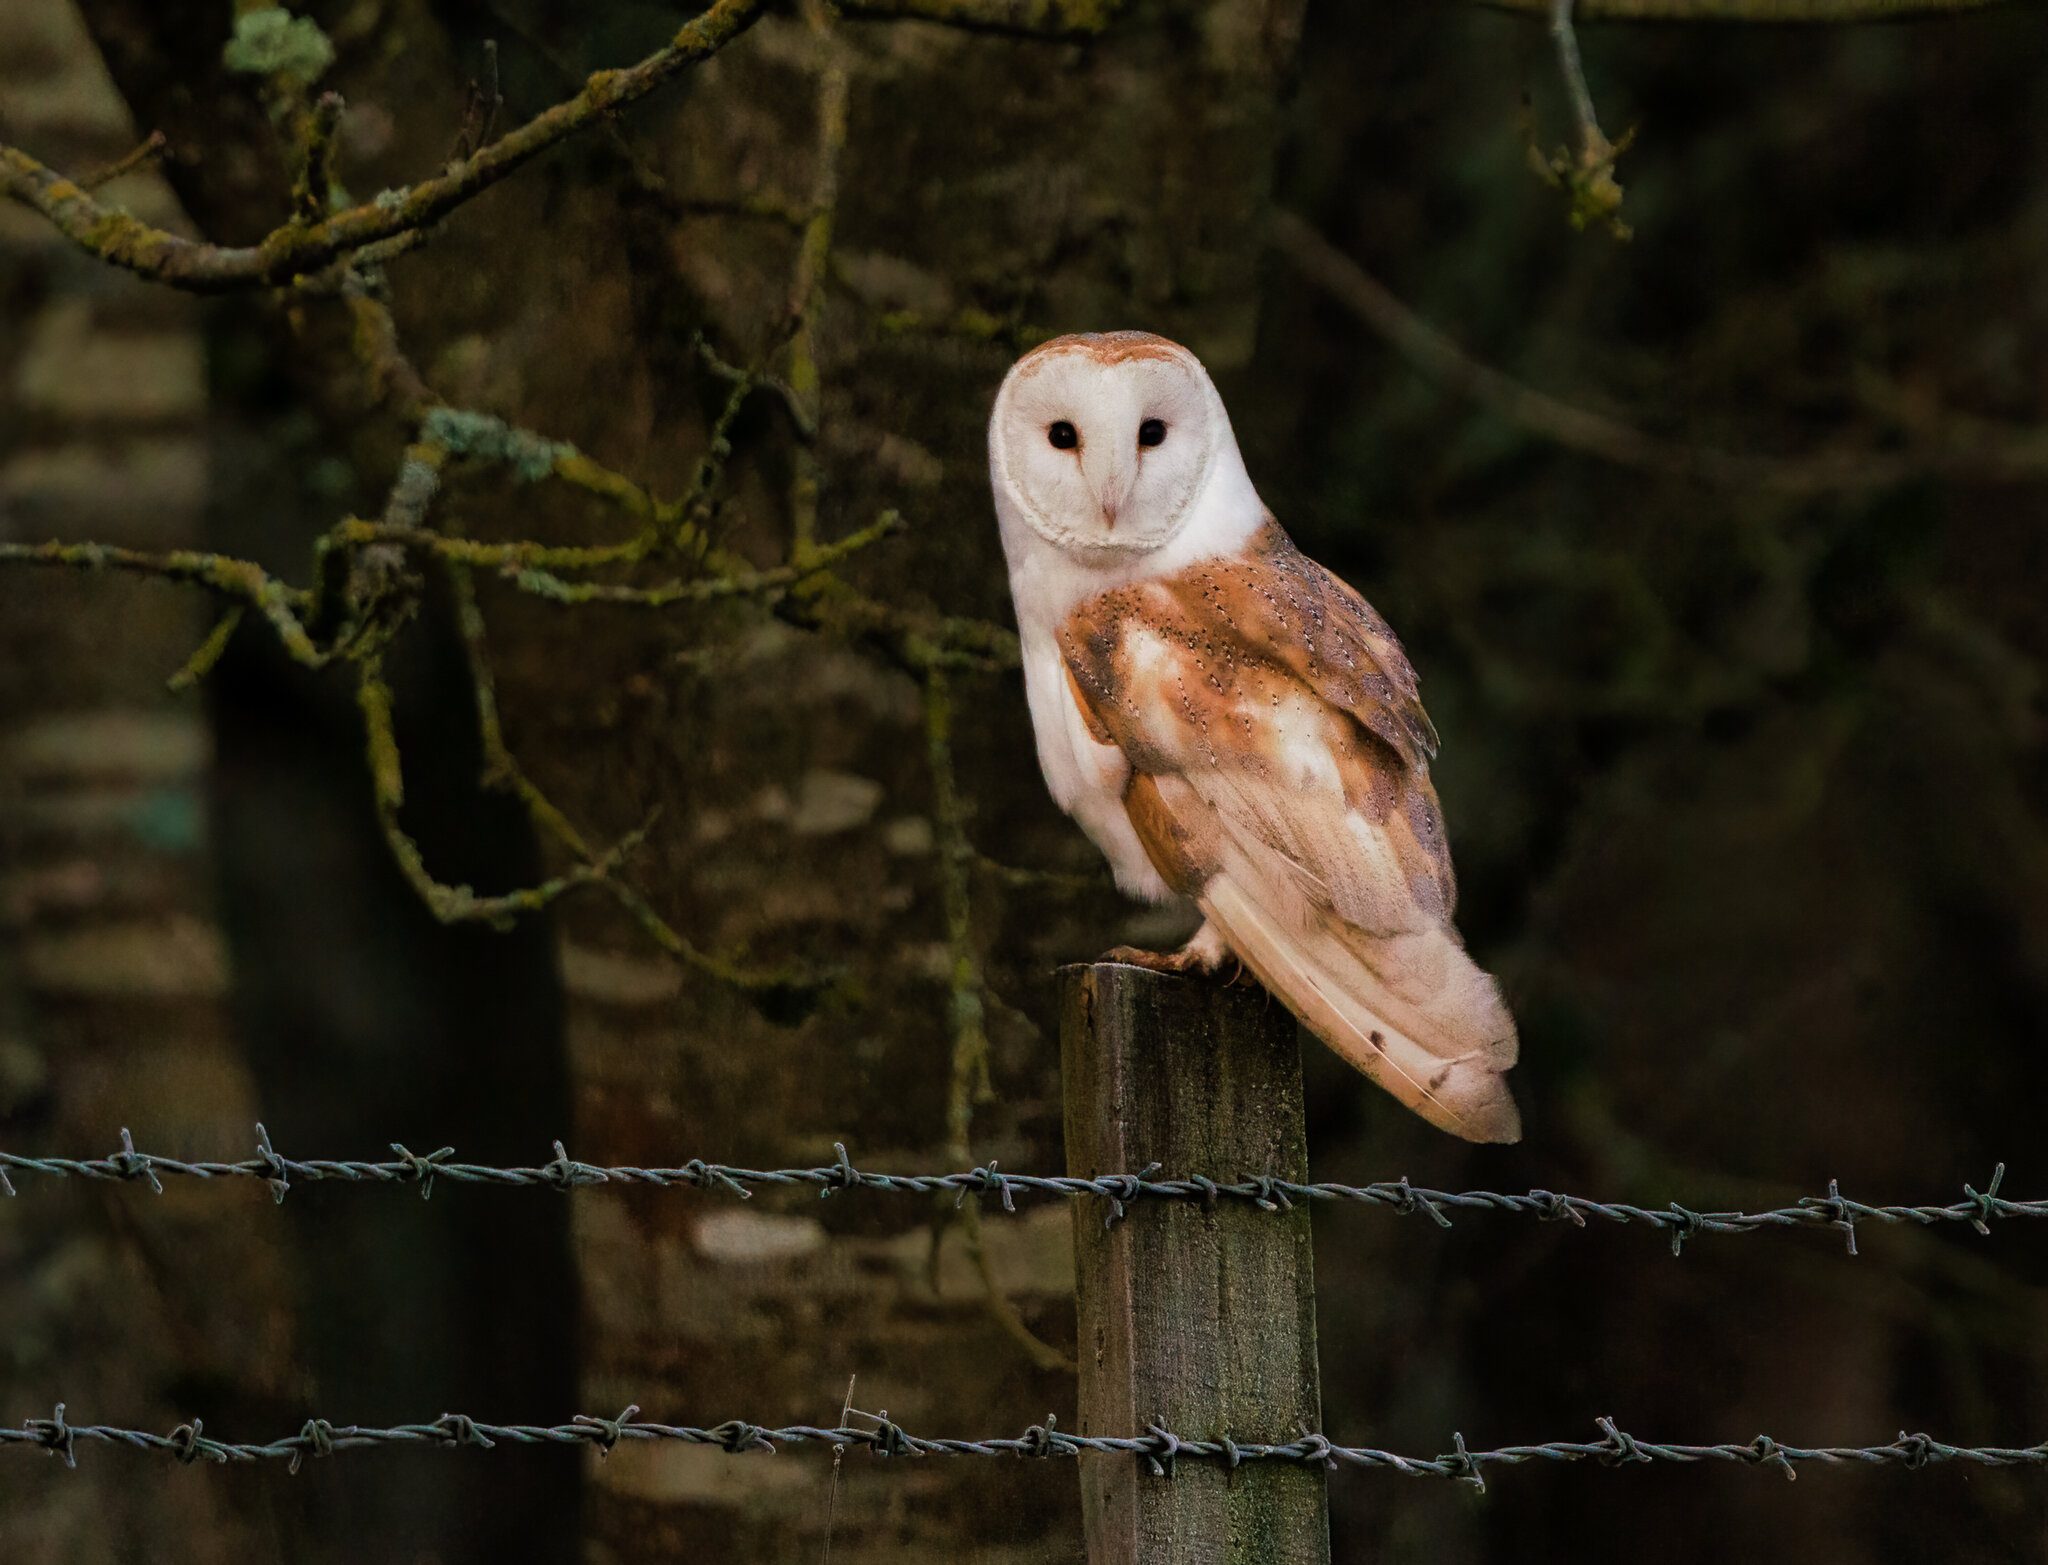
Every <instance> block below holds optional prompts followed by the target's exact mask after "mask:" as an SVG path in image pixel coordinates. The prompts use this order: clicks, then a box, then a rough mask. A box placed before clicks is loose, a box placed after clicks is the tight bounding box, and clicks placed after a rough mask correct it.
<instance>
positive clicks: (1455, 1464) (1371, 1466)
mask: <svg viewBox="0 0 2048 1565" xmlns="http://www.w3.org/2000/svg"><path fill="white" fill-rule="evenodd" d="M639 1413H640V1409H639V1408H638V1407H637V1406H634V1407H629V1408H627V1409H626V1410H625V1411H624V1412H622V1413H620V1414H619V1415H618V1417H616V1418H593V1417H591V1416H589V1415H587V1414H578V1415H577V1416H576V1417H575V1418H574V1419H572V1420H571V1421H570V1422H568V1423H566V1424H493V1423H486V1422H484V1421H483V1420H481V1419H475V1418H471V1417H469V1416H468V1415H467V1414H464V1413H444V1414H442V1415H441V1416H440V1417H439V1418H437V1419H434V1420H433V1421H431V1422H429V1423H419V1424H394V1425H389V1426H385V1427H372V1426H366V1425H361V1424H334V1423H330V1422H328V1421H327V1420H326V1419H321V1418H312V1419H308V1420H307V1421H306V1423H305V1425H304V1426H303V1427H302V1428H301V1429H300V1431H299V1432H298V1433H297V1434H294V1435H286V1436H284V1437H282V1438H280V1439H276V1440H266V1441H258V1442H251V1441H233V1440H219V1439H216V1438H214V1437H213V1436H211V1435H208V1434H207V1433H206V1432H205V1426H204V1425H203V1424H202V1423H201V1422H200V1421H199V1420H198V1419H194V1420H193V1421H192V1422H190V1423H187V1424H180V1425H179V1426H178V1427H177V1428H176V1429H174V1430H172V1431H171V1432H170V1433H169V1434H157V1433H155V1432H154V1431H152V1430H147V1429H123V1428H120V1427H118V1426H115V1425H109V1424H74V1423H71V1422H69V1421H68V1420H67V1419H66V1417H65V1410H64V1404H63V1403H61V1402H60V1403H58V1404H57V1408H56V1412H55V1414H54V1416H52V1417H50V1418H33V1419H30V1420H28V1421H27V1422H26V1423H24V1424H22V1425H21V1426H20V1427H19V1428H7V1427H0V1450H6V1449H10V1448H12V1449H19V1450H40V1451H44V1452H46V1453H48V1454H49V1455H51V1456H54V1457H57V1458H59V1459H60V1460H61V1461H63V1463H64V1464H65V1465H66V1466H67V1467H76V1466H77V1465H78V1461H77V1448H78V1445H79V1443H80V1442H81V1441H84V1442H97V1443H99V1444H104V1445H115V1446H125V1447H127V1448H129V1449H131V1450H136V1451H145V1452H149V1453H151V1454H154V1455H159V1456H174V1457H176V1458H177V1459H178V1460H179V1461H181V1462H186V1463H191V1462H197V1461H207V1462H218V1463H222V1464H227V1463H236V1462H240V1463H250V1462H269V1461H281V1462H284V1463H286V1465H287V1467H288V1469H289V1471H291V1472H294V1473H296V1472H297V1471H298V1470H299V1467H300V1465H301V1464H302V1463H303V1462H304V1461H305V1459H306V1458H307V1457H325V1456H332V1455H334V1454H336V1453H338V1452H342V1451H355V1450H362V1449H366V1448H370V1447H400V1448H408V1449H421V1448H426V1447H436V1448H453V1447H456V1446H475V1447H477V1448H479V1449H482V1450H493V1449H496V1448H497V1447H499V1446H507V1445H511V1446H537V1445H574V1446H584V1447H589V1448H594V1449H596V1450H597V1451H599V1452H601V1453H603V1454H607V1455H608V1454H610V1452H611V1451H612V1449H613V1448H614V1447H615V1446H617V1445H618V1444H619V1443H620V1442H622V1441H642V1440H656V1441H674V1442H679V1443H681V1444H684V1445H698V1446H712V1447H716V1448H718V1449H719V1450H723V1451H726V1452H729V1453H731V1454H734V1455H739V1454H743V1453H746V1452H750V1451H764V1452H769V1453H773V1452H776V1451H779V1450H781V1449H783V1448H784V1447H786V1446H823V1447H828V1448H830V1449H833V1450H866V1451H869V1452H871V1453H872V1454H874V1455H876V1456H880V1457H921V1456H1012V1457H1033V1458H1047V1457H1072V1456H1081V1455H1083V1454H1087V1453H1099V1454H1105V1455H1125V1456H1132V1457H1136V1458H1137V1459H1138V1460H1139V1461H1140V1462H1142V1463H1143V1464H1144V1466H1145V1469H1146V1471H1147V1472H1149V1473H1150V1474H1151V1475H1152V1476H1154V1477H1156V1478H1172V1477H1174V1476H1175V1472H1176V1467H1177V1464H1178V1463H1179V1462H1181V1461H1183V1460H1186V1461H1197V1462H1220V1463H1222V1464H1223V1465H1224V1466H1226V1467H1229V1468H1236V1467H1239V1466H1242V1465H1243V1464H1244V1463H1247V1462H1292V1463H1297V1464H1300V1465H1304V1466H1322V1467H1325V1468H1328V1469H1330V1470H1332V1471H1337V1470H1340V1469H1345V1468H1350V1469H1356V1470H1371V1471H1382V1472H1393V1473H1399V1474H1400V1475H1401V1476H1403V1477H1406V1478H1448V1479H1454V1480H1458V1481H1460V1482H1464V1483H1469V1484H1472V1485H1475V1486H1476V1487H1478V1488H1481V1489H1484V1488H1485V1487H1486V1469H1487V1468H1489V1467H1497V1466H1498V1467H1515V1466H1520V1465H1521V1464H1522V1463H1525V1462H1582V1461H1592V1462H1596V1463H1599V1464H1601V1465H1603V1466H1609V1467H1620V1466H1627V1465H1630V1464H1633V1463H1638V1462H1652V1463H1656V1462H1667V1463H1680V1464H1692V1463H1699V1462H1730V1463H1736V1464H1739V1465H1742V1466H1746V1467H1768V1468H1772V1469H1775V1470H1776V1471H1779V1472H1782V1473H1783V1474H1784V1475H1785V1476H1786V1477H1787V1478H1796V1477H1797V1476H1798V1473H1797V1471H1796V1469H1797V1468H1798V1467H1800V1466H1802V1465H1806V1464H1815V1463H1817V1464H1821V1465H1824V1466H1830V1467H1841V1466H1866V1467H1884V1468H1903V1469H1907V1470H1909V1471H1918V1470H1919V1469H1921V1468H1925V1467H1934V1466H1939V1465H1942V1464H1944V1463H1949V1462H1963V1463H1969V1464H1972V1465H1975V1466H1979V1467H2035V1468H2038V1467H2044V1466H2048V1443H2043V1444H2040V1445H2031V1446H1959V1445H1950V1444H1948V1443H1947V1442H1945V1441H1940V1440H1936V1439H1934V1438H1933V1437H1932V1436H1929V1435H1924V1434H1907V1433H1904V1432H1903V1431H1902V1432H1901V1433H1900V1434H1899V1436H1898V1438H1897V1439H1896V1440H1892V1441H1888V1442H1886V1443H1885V1444H1882V1445H1825V1446H1801V1445H1791V1444H1788V1443H1786V1442H1784V1441H1780V1440H1775V1439H1773V1438H1772V1437H1771V1436H1769V1435H1758V1436H1757V1437H1756V1438H1755V1439H1754V1440H1751V1441H1748V1442H1746V1443H1739V1444H1738V1443H1736V1442H1734V1441H1725V1442H1721V1443H1717V1444H1711V1445H1683V1444H1674V1443H1671V1442H1667V1441H1656V1440H1643V1439H1640V1438H1638V1437H1636V1436H1634V1435H1631V1434H1628V1433H1627V1432H1626V1431H1624V1430H1623V1429H1622V1428H1621V1427H1620V1426H1619V1425H1617V1424H1616V1423H1615V1422H1614V1420H1613V1419H1611V1418H1602V1419H1600V1420H1599V1421H1598V1422H1599V1429H1600V1438H1599V1439H1597V1440H1546V1441H1543V1442H1541V1443H1539V1444H1533V1445H1508V1446H1500V1447H1497V1448H1495V1449H1493V1450H1480V1451H1475V1450H1472V1449H1471V1448H1470V1447H1468V1446H1467V1445H1466V1444H1465V1437H1464V1436H1463V1435H1462V1434H1460V1435H1455V1436H1453V1441H1454V1446H1453V1449H1452V1450H1451V1451H1449V1452H1447V1453H1444V1454H1442V1455H1439V1456H1433V1457H1424V1456H1404V1455H1402V1454H1400V1453H1399V1452H1395V1451H1383V1450H1380V1449H1378V1448H1377V1447H1373V1446H1347V1445H1338V1444H1336V1443H1335V1442H1334V1441H1332V1440H1330V1439H1328V1438H1327V1437H1325V1436H1323V1435H1320V1434H1315V1433H1303V1434H1302V1435H1300V1436H1299V1437H1298V1438H1296V1439H1293V1440H1288V1441H1283V1442H1280V1443H1277V1444H1275V1443H1268V1442H1264V1441H1253V1440H1232V1439H1229V1438H1228V1437H1223V1438H1217V1439H1198V1438H1195V1437H1193V1436H1188V1435H1180V1434H1176V1433H1174V1432H1173V1431H1172V1430H1170V1429H1167V1428H1165V1427H1163V1426H1162V1425H1160V1424H1156V1423H1155V1424H1151V1425H1148V1426H1147V1427H1146V1429H1145V1432H1144V1433H1143V1434H1137V1435H1077V1434H1069V1433H1067V1432H1066V1431H1064V1430H1062V1429H1060V1428H1059V1427H1058V1424H1057V1422H1056V1420H1054V1419H1052V1418H1047V1419H1046V1421H1045V1422H1044V1423H1042V1424H1033V1425H1032V1426H1031V1427H1030V1428H1028V1429H1026V1430H1025V1431H1024V1432H1023V1433H1022V1434H1021V1435H1017V1436H1015V1437H1003V1436H996V1437H992V1438H988V1439H980V1440H959V1439H936V1438H933V1437H931V1436H928V1435H916V1434H912V1433H911V1432H910V1431H909V1430H907V1429H905V1428H903V1427H902V1426H901V1425H900V1424H896V1423H893V1422H892V1421H890V1420H889V1419H888V1418H887V1417H885V1416H880V1415H876V1414H861V1413H856V1414H854V1415H853V1416H855V1417H860V1418H865V1419H866V1420H867V1421H868V1422H867V1423H866V1424H865V1425H861V1426H853V1425H844V1424H842V1425H840V1426H838V1427H834V1428H827V1427H822V1426H819V1425H815V1424H785V1425H782V1426H780V1427H769V1426H766V1425H761V1424H753V1423H749V1422H747V1421H746V1420H744V1419H729V1420H727V1421H726V1422H725V1423H722V1424H715V1425H710V1426H704V1425H697V1424H660V1423H653V1422H649V1421H646V1420H642V1419H641V1418H640V1417H639Z"/></svg>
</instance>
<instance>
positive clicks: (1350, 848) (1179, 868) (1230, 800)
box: [989, 332, 1521, 1141]
mask: <svg viewBox="0 0 2048 1565" xmlns="http://www.w3.org/2000/svg"><path fill="white" fill-rule="evenodd" d="M989 473H990V479H991V483H992V485H993V488H994V491H995V502H996V513H997V517H998V519H999V521H1000V523H1001V527H1002V538H1003V552H1004V555H1005V556H1006V558H1007V559H1008V562H1009V571H1010V591H1011V594H1012V596H1013V597H1014V599H1015V601H1016V610H1017V625H1018V630H1019V633H1020V636H1021V638H1022V645H1023V656H1024V683H1025V691H1026V694H1027V696H1028V698H1029V702H1030V707H1031V722H1032V729H1033V733H1034V737H1035V738H1036V740H1037V746H1038V760H1039V765H1040V767H1041V768H1042V769H1043V771H1044V773H1045V780H1046V784H1047V786H1048V787H1049V788H1050V789H1051V791H1052V796H1053V799H1054V800H1055V801H1056V802H1057V803H1058V804H1059V806H1060V808H1061V809H1063V810H1065V811H1066V812H1067V814H1069V815H1070V816H1072V817H1073V818H1074V819H1075V820H1076V821H1077V822H1078V823H1079V824H1080V826H1081V828H1082V830H1083V831H1085V832H1086V833H1087V834H1088V836H1089V837H1090V838H1091V839H1093V841H1094V842H1095V844H1096V846H1097V847H1099V848H1100V849H1101V850H1102V852H1103V854H1104V855H1105V856H1106V857H1107V858H1108V860H1109V863H1110V867H1111V869H1112V870H1113V872H1114V873H1115V876H1116V881H1117V884H1118V885H1119V886H1120V887H1121V888H1122V889H1123V890H1124V891H1125V892H1127V893H1129V894H1130V895H1132V896H1135V897H1138V898H1142V899H1144V900H1146V901H1151V902H1172V901H1175V900H1178V899H1186V900H1188V901H1191V902H1193V903H1194V905H1195V906H1196V907H1197V908H1199V909H1200V911H1201V914H1202V918H1203V922H1202V925H1201V927H1200V929H1198V930H1197V931H1196V933H1195V935H1194V938H1193V939H1191V940H1190V941H1189V942H1188V943H1187V945H1186V946H1184V947H1183V948H1182V949H1180V950H1179V951H1177V952H1171V953H1151V952H1140V951H1133V950H1130V949H1129V948H1127V947H1120V948H1119V949H1118V950H1116V951H1113V952H1111V953H1110V956H1111V957H1112V958H1115V959H1119V960H1126V961H1135V962H1137V963H1139V964H1140V965H1143V966H1147V967H1154V968H1159V969H1162V970H1165V971H1170V972H1188V971H1205V972H1206V971H1213V970H1215V969H1217V968H1218V967H1220V966H1221V965H1223V964H1224V963H1225V962H1226V961H1227V960H1231V959H1234V960H1235V961H1236V962H1237V963H1240V964H1242V966H1243V967H1244V968H1247V969H1249V970H1250V971H1251V972H1252V973H1253V974H1254V975H1255V976H1257V977H1258V979H1259V980H1260V981H1261V982H1262V983H1264V984H1265V986H1266V987H1267V988H1268V989H1269V990H1271V991H1272V993H1273V994H1274V995H1276V996H1278V997H1279V999H1280V1000H1281V1001H1282V1002H1284V1003H1285V1004H1286V1006H1287V1008H1288V1009H1289V1010H1291V1011H1292V1012H1294V1014H1295V1015H1296V1016H1297V1017H1298V1018H1300V1020H1301V1021H1302V1022H1303V1023H1304V1024H1305V1025H1306V1026H1307V1027H1308V1028H1309V1030H1310V1031H1312V1032H1314V1033H1315V1034H1316V1035H1317V1036H1318V1037H1319V1038H1321V1039H1322V1040H1323V1041H1324V1042H1325V1043H1327V1044H1329V1045H1330V1047H1332V1048H1333V1049H1335V1050H1336V1051H1337V1052H1338V1053H1339V1054H1340V1055H1342V1056H1343V1057H1344V1058H1345V1059H1346V1060H1348V1061H1350V1062H1351V1064H1353V1065H1354V1066H1356V1067H1357V1068H1358V1069H1359V1070H1361V1071H1363V1072H1364V1073H1365V1074H1366V1075H1367V1076H1369V1077H1371V1078H1372V1080H1373V1081H1375V1082H1377V1083H1378V1084H1379V1085H1380V1086H1382V1087H1384V1088H1385V1089H1386V1090H1387V1091H1389V1092H1391V1093H1392V1094H1393V1095H1394V1096H1395V1097H1396V1098H1398V1099H1399V1100H1400V1101H1401V1102H1402V1103H1404V1104H1406V1105H1407V1106H1408V1107H1409V1108H1411V1109H1413V1110H1415V1112H1417V1113H1418V1114H1420V1115H1421V1116H1422V1117H1423V1118H1424V1119H1427V1120H1428V1121H1429V1122H1430V1123H1431V1124H1433V1125H1437V1126H1439V1127H1441V1128H1442V1129H1444V1130H1448V1131H1450V1132H1452V1133H1453V1134H1455V1135H1459V1136H1463V1137H1464V1138H1466V1139H1467V1140H1470V1141H1515V1140H1518V1139H1519V1138H1520V1136H1521V1119H1520V1116H1519V1114H1518V1113H1517V1111H1516V1108H1515V1101H1514V1098H1513V1096H1512V1095H1511V1094H1510V1093H1509V1091H1508V1087H1507V1083H1506V1081H1505V1080H1504V1079H1503V1073H1504V1072H1505V1071H1506V1070H1507V1069H1508V1067H1510V1066H1511V1065H1513V1064H1514V1063H1515V1056H1516V1051H1517V1047H1518V1045H1517V1040H1516V1034H1515V1024H1514V1019H1513V1018H1512V1017H1511V1016H1510V1015H1509V1014H1508V1010H1507V1007H1506V1005H1505V1004H1504V1003H1503V1002H1502V1000H1501V996H1500V991H1499V989H1498V987H1497V986H1496V985H1495V983H1494V981H1493V979H1492V978H1491V977H1489V976H1488V975H1487V974H1486V973H1485V972H1483V971H1482V970H1481V969H1480V968H1479V967H1478V966H1477V964H1475V963H1474V962H1473V960H1472V959H1471V957H1469V956H1468V955H1466V953H1465V947H1464V944H1463V942H1462V941H1461V940H1460V939H1459V937H1458V933H1457V930H1456V929H1455V928H1454V927H1453V925H1452V923H1451V914H1452V906H1453V900H1454V897H1455V889H1454V884H1453V880H1452V875H1451V860H1450V853H1449V850H1448V847H1447V845H1446V843H1445V840H1444V827H1443V817H1442V815H1441V813H1440V812H1439V809H1438V806H1437V798H1436V790H1435V789H1434V788H1433V787H1432V786H1431V784H1430V780H1429V764H1430V761H1431V759H1432V758H1433V757H1434V756H1435V754H1436V743H1437V741H1436V731H1435V729H1434V728H1432V727H1431V726H1430V721H1429V718H1428V716H1427V715H1426V714H1425V713H1424V712H1423V710H1422V705H1421V702H1420V700H1419V699H1418V698H1417V694H1416V679H1415V672H1414V670H1413V669H1412V668H1410V667H1409V664H1408V659H1407V657H1406V656H1405V655H1404V654H1403V652H1402V651H1401V644H1400V643H1399V642H1398V641H1396V640H1395V639H1394V633H1393V631H1392V630H1390V629H1389V628H1388V627H1387V623H1386V621H1385V620H1383V619H1381V618H1380V616H1379V615H1378V614H1377V613H1375V612H1374V611H1373V609H1372V607H1371V605H1369V604H1368V603H1367V602H1366V601H1365V600H1364V599H1363V598H1361V597H1360V596H1359V595H1358V594H1357V593H1356V592H1354V591H1352V590H1351V588H1350V587H1348V586H1346V585H1345V584H1344V583H1343V582H1341V581H1339V580H1338V579H1337V578H1336V577H1335V576H1333V575H1331V574H1330V573H1329V572H1328V571H1326V570H1324V569H1323V568H1322V567H1321V566H1320V565H1317V564H1316V563H1315V562H1314V561H1313V560H1311V559H1309V558H1307V557H1306V556H1305V555H1303V554H1302V553H1301V552H1300V551H1299V550H1297V549H1296V548H1295V547H1294V545H1293V543H1292V542H1291V541H1289V539H1288V537H1287V534H1286V533H1284V532H1283V531H1281V529H1280V524H1279V523H1278V522H1277V521H1275V520H1274V519H1273V516H1272V514H1271V513H1270V512H1269V511H1267V509H1266V507H1265V506H1264V505H1263V504H1262V503H1261V502H1260V500H1259V496H1258V492H1257V491H1256V490H1254V489H1253V488H1252V482H1251V478H1250V476H1249V475H1248V474H1247V472H1246V470H1245V464H1244V458H1243V456H1242V455H1240V454H1239V451H1238V448H1237V438H1236V436H1235V435H1233V434H1232V433H1231V428H1230V418H1229V415H1228V414H1226V413H1225V412H1224V409H1223V401H1222V398H1221V397H1220V396H1218V394H1217V391H1216V387H1215V385H1214V384H1213V383H1212V382H1211V381H1210V379H1209V375H1208V372H1207V371H1205V370H1204V369H1203V368H1202V365H1201V362H1200V361H1199V360H1198V359H1196V358H1195V356H1194V355H1193V354H1192V353H1190V352H1188V350H1187V349H1185V348H1183V347H1181V346H1180V345H1179V344H1177V343H1173V342H1169V341H1167V340H1166V339H1165V338H1163V337H1155V336H1153V335H1151V334H1150V333H1148V332H1107V333H1101V334H1093V333H1091V334H1088V335H1083V336H1073V337H1061V338H1058V339H1056V340H1055V341H1052V342H1048V343H1046V344H1045V345H1044V346H1042V347H1040V348H1037V349H1035V350H1034V351H1033V352H1031V353H1029V354H1027V355H1025V357H1024V358H1022V359H1020V360H1019V361H1018V362H1017V364H1016V365H1015V366H1014V367H1013V368H1012V369H1011V371H1010V373H1009V375H1008V376H1007V377H1006V378H1005V379H1004V381H1003V385H1002V389H1001V390H1000V391H999V392H998V393H997V395H996V401H995V410H994V413H993V414H992V416H991V417H990V420H989Z"/></svg>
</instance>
